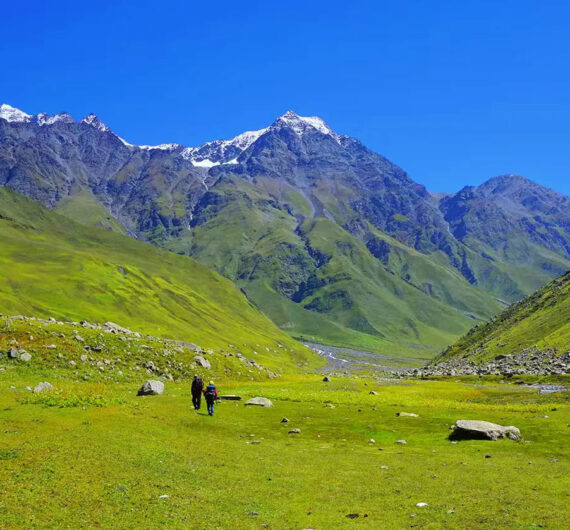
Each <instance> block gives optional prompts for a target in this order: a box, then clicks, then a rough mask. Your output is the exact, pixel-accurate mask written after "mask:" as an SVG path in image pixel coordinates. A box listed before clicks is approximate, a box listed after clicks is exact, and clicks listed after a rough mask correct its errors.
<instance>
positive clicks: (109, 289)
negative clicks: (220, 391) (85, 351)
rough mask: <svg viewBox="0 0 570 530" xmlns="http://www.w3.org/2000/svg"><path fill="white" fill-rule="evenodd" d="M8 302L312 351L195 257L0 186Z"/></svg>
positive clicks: (215, 343)
mask: <svg viewBox="0 0 570 530" xmlns="http://www.w3.org/2000/svg"><path fill="white" fill-rule="evenodd" d="M0 245H1V249H2V251H1V252H0V312H2V313H4V314H24V315H33V316H40V317H41V316H43V317H49V316H53V317H56V318H61V319H69V320H81V319H86V320H88V321H93V322H106V321H109V320H110V321H116V322H117V323H119V324H121V325H124V326H127V327H130V328H132V329H133V330H137V331H142V332H147V333H151V334H153V335H158V336H163V337H170V338H176V339H186V340H190V341H192V342H196V343H198V344H200V345H202V346H204V347H214V348H219V347H225V346H227V344H228V343H231V344H235V345H239V347H240V348H242V349H244V351H253V350H258V349H260V348H261V349H265V348H270V349H275V348H278V344H279V343H280V344H282V345H283V346H284V347H285V348H287V350H294V352H295V354H292V356H291V357H289V358H285V357H283V359H282V360H283V362H291V366H293V358H294V357H295V356H299V358H302V359H305V358H306V357H310V356H311V354H310V353H309V352H308V350H306V349H305V348H304V346H302V345H300V344H299V343H298V342H296V341H294V340H293V339H291V338H290V337H288V336H287V335H286V334H285V333H283V332H282V331H280V330H279V329H278V328H277V327H276V326H275V325H274V324H273V323H272V322H271V321H270V320H269V319H268V318H266V317H265V316H264V315H263V314H261V313H260V312H259V311H258V310H257V309H256V308H255V307H254V306H253V305H252V304H251V303H249V302H248V301H247V299H246V298H245V296H243V294H242V293H240V292H239V290H238V289H237V288H236V287H235V286H234V284H232V282H230V281H229V280H227V279H225V278H223V277H221V276H220V275H218V274H217V273H215V272H213V271H210V270H208V269H207V268H206V267H204V266H203V265H200V264H198V263H197V262H195V261H194V260H192V259H190V258H188V257H186V256H179V255H176V254H174V253H170V252H166V251H162V250H159V249H157V248H155V247H153V246H151V245H149V244H146V243H141V242H139V241H136V240H134V239H131V238H128V237H125V236H122V235H119V234H116V233H113V232H111V231H108V230H103V229H97V228H89V227H86V226H83V225H80V224H77V223H75V222H73V221H70V220H68V219H67V218H65V217H62V216H60V215H59V214H56V213H54V212H52V211H50V210H48V209H46V208H44V207H43V206H41V205H39V204H38V203H36V202H34V201H31V200H29V199H26V198H24V197H22V196H20V195H17V194H15V193H13V192H10V191H8V190H6V189H5V188H2V189H0Z"/></svg>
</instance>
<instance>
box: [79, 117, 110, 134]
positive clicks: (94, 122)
mask: <svg viewBox="0 0 570 530" xmlns="http://www.w3.org/2000/svg"><path fill="white" fill-rule="evenodd" d="M81 123H86V124H87V125H91V126H92V127H95V129H98V130H100V131H103V132H112V131H111V129H109V127H107V126H106V125H105V124H104V123H103V122H102V121H101V120H100V119H99V118H98V117H97V116H96V115H95V114H93V113H91V114H89V115H88V116H85V118H83V119H82V120H81Z"/></svg>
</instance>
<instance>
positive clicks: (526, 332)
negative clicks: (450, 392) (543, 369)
mask: <svg viewBox="0 0 570 530" xmlns="http://www.w3.org/2000/svg"><path fill="white" fill-rule="evenodd" d="M532 346H537V347H538V349H540V350H545V349H547V348H556V349H558V351H559V353H563V352H565V351H567V350H568V349H570V273H566V274H565V275H563V276H561V277H560V278H558V279H556V280H554V281H552V282H550V283H549V284H547V285H545V286H544V287H543V288H541V289H539V290H538V291H536V292H535V293H534V294H532V295H531V296H528V297H526V298H524V299H523V300H521V301H520V302H518V303H516V304H513V305H512V306H511V307H509V308H508V309H506V310H505V311H503V312H502V313H501V314H499V315H497V316H496V317H495V318H493V319H492V320H490V321H489V322H488V323H487V324H484V325H482V326H477V327H475V328H473V329H472V330H471V331H470V332H469V333H468V334H467V335H465V336H464V337H463V338H461V339H460V340H459V341H457V342H456V343H455V344H454V345H453V346H451V347H449V348H448V349H447V350H446V351H445V352H444V353H443V354H442V355H441V356H440V357H439V359H438V360H444V359H448V358H451V357H457V356H459V357H463V356H466V355H469V356H470V359H472V360H474V361H486V360H490V359H494V358H495V357H496V356H497V355H499V354H513V353H517V352H519V351H521V350H524V349H525V348H529V347H532Z"/></svg>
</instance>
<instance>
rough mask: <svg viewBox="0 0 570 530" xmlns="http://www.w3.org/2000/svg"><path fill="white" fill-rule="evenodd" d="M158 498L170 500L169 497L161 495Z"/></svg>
mask: <svg viewBox="0 0 570 530" xmlns="http://www.w3.org/2000/svg"><path fill="white" fill-rule="evenodd" d="M158 498H159V499H168V495H159V496H158Z"/></svg>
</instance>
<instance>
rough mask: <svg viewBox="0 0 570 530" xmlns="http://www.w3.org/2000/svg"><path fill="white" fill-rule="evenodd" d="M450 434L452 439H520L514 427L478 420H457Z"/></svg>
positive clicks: (518, 431) (518, 432) (519, 433)
mask: <svg viewBox="0 0 570 530" xmlns="http://www.w3.org/2000/svg"><path fill="white" fill-rule="evenodd" d="M452 430H453V432H452V433H451V435H450V438H451V439H454V440H493V441H494V440H498V439H499V438H510V439H511V440H520V439H521V432H520V430H519V429H517V428H516V427H513V426H512V425H511V426H508V427H503V426H502V425H497V424H496V423H490V422H488V421H480V420H457V421H456V422H455V425H454V426H453V427H452Z"/></svg>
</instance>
